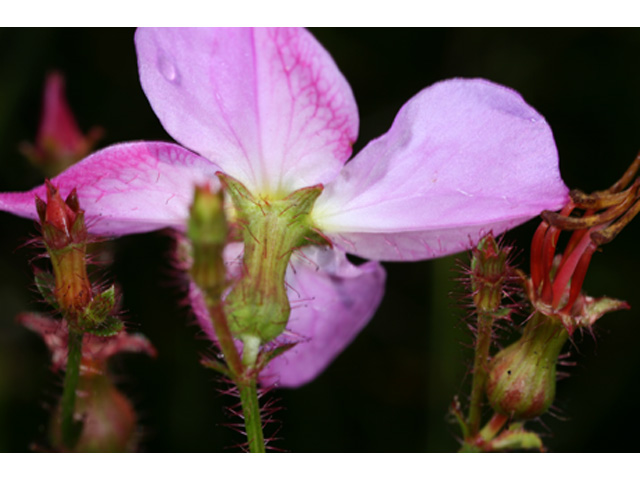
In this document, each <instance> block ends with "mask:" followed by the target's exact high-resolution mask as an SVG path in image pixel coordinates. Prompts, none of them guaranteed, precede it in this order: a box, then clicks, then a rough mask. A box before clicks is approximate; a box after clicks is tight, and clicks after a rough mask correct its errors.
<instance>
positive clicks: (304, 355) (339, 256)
mask: <svg viewBox="0 0 640 480" xmlns="http://www.w3.org/2000/svg"><path fill="white" fill-rule="evenodd" d="M224 256H225V264H226V266H227V272H228V274H229V276H230V277H232V278H234V277H235V278H237V277H238V276H239V275H240V274H241V268H242V244H240V243H233V244H231V245H229V246H228V247H227V248H226V249H225V252H224ZM385 278H386V274H385V271H384V268H382V266H381V265H380V264H379V263H377V262H368V263H365V264H362V265H359V266H355V265H353V264H351V263H350V262H349V260H347V257H346V255H345V254H344V253H342V252H340V251H339V250H335V249H333V250H330V249H327V248H319V247H307V248H304V249H303V250H302V251H301V252H299V253H297V254H295V255H294V257H293V258H292V261H291V264H290V265H289V268H288V270H287V275H286V284H287V292H288V296H289V301H290V302H291V316H290V318H289V322H288V323H287V329H286V331H285V332H284V333H283V334H282V335H280V336H279V337H278V338H277V339H276V340H274V341H273V345H274V346H278V345H283V344H287V343H295V344H296V345H295V346H294V347H293V348H292V349H290V350H288V351H286V352H285V353H283V354H281V355H280V356H278V357H276V358H275V359H273V360H272V361H271V362H270V363H269V364H268V365H267V367H266V368H265V369H264V370H263V371H262V372H261V374H260V381H261V383H262V384H263V385H277V386H278V387H289V388H294V387H299V386H301V385H304V384H305V383H308V382H310V381H311V380H313V379H314V378H315V377H317V376H318V375H319V374H320V373H322V372H323V371H324V370H325V368H327V366H328V365H329V364H330V363H331V362H332V361H333V359H334V358H335V357H337V356H338V355H339V354H340V352H342V350H344V349H345V348H346V346H347V345H349V344H350V343H351V341H352V340H353V339H354V338H355V337H356V335H357V334H358V333H359V332H360V331H361V330H362V329H363V328H364V327H365V326H366V325H367V323H369V320H371V318H372V317H373V314H374V313H375V311H376V309H377V308H378V305H379V304H380V301H381V300H382V297H383V295H384V282H385ZM189 301H190V303H191V305H192V307H193V312H194V314H195V316H196V320H197V322H198V324H199V325H200V328H202V330H203V332H204V333H205V334H206V335H207V336H208V337H209V338H210V339H212V340H213V341H216V335H215V332H214V330H213V325H212V323H211V319H210V317H209V313H208V311H207V308H206V306H205V304H204V300H203V298H202V294H201V293H200V291H199V290H198V288H197V287H196V286H195V285H194V284H193V283H192V284H191V287H190V292H189ZM237 346H238V348H239V349H240V350H241V349H242V342H240V341H237Z"/></svg>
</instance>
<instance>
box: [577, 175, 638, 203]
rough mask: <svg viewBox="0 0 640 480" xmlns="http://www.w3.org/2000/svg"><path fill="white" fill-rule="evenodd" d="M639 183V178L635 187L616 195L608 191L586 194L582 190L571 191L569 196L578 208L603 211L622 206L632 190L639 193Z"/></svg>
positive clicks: (634, 184)
mask: <svg viewBox="0 0 640 480" xmlns="http://www.w3.org/2000/svg"><path fill="white" fill-rule="evenodd" d="M639 183H640V178H637V179H636V181H635V182H634V183H633V185H632V186H631V187H629V188H628V189H627V190H625V191H620V192H615V193H612V192H608V191H606V190H605V191H602V192H593V193H584V192H583V191H582V190H571V192H569V196H570V197H571V200H572V201H573V203H574V204H575V205H576V207H578V208H585V209H590V210H602V209H603V208H609V207H613V206H614V205H618V204H620V202H622V201H624V199H625V198H626V197H627V196H628V195H629V191H630V190H632V191H633V190H636V191H637V189H638V184H639Z"/></svg>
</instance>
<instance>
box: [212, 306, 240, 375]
mask: <svg viewBox="0 0 640 480" xmlns="http://www.w3.org/2000/svg"><path fill="white" fill-rule="evenodd" d="M212 303H213V305H210V307H209V315H210V316H211V320H212V322H213V329H214V330H215V332H216V336H217V337H218V344H219V345H220V350H221V351H222V354H223V355H224V359H225V362H226V363H227V366H228V367H229V369H230V370H231V373H232V374H233V377H234V378H232V380H233V381H234V382H237V380H238V377H240V376H241V375H242V373H243V372H244V366H243V365H242V360H241V359H240V354H239V353H238V350H237V349H236V345H235V343H234V342H233V336H232V335H231V331H230V330H229V325H228V323H227V317H226V315H225V314H224V309H223V308H222V303H221V302H220V301H218V300H215V301H213V302H212Z"/></svg>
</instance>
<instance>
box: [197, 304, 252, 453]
mask: <svg viewBox="0 0 640 480" xmlns="http://www.w3.org/2000/svg"><path fill="white" fill-rule="evenodd" d="M209 312H210V315H211V319H212V320H213V328H214V329H215V331H216V336H217V337H218V343H219V345H220V350H222V354H223V355H224V357H225V360H226V363H227V366H228V367H229V370H231V373H232V375H233V377H232V380H233V381H234V382H235V384H236V385H237V386H238V390H239V391H240V402H241V404H242V415H243V416H244V424H245V429H246V431H247V441H248V443H249V451H250V452H251V453H264V452H265V445H264V434H263V433H262V418H261V417H260V402H259V400H258V387H257V383H256V379H255V375H254V372H253V367H255V364H256V359H257V356H258V350H259V347H260V340H259V339H258V338H255V337H248V338H246V339H244V355H243V358H242V359H241V358H240V354H239V353H238V350H237V349H236V345H235V343H234V341H233V336H232V335H231V331H230V330H229V325H228V323H227V318H226V315H225V314H224V309H223V308H222V304H221V303H220V302H218V301H216V302H214V304H213V306H211V307H210V309H209ZM256 341H257V343H256Z"/></svg>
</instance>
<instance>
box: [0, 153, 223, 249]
mask: <svg viewBox="0 0 640 480" xmlns="http://www.w3.org/2000/svg"><path fill="white" fill-rule="evenodd" d="M219 170H220V169H219V168H218V167H217V166H216V165H215V164H213V163H211V162H210V161H208V160H206V159H204V158H202V157H199V156H198V155H196V154H194V153H191V152H189V151H188V150H186V149H184V148H182V147H180V146H178V145H173V144H170V143H161V142H137V143H122V144H119V145H114V146H111V147H108V148H105V149H104V150H100V151H99V152H96V153H94V154H93V155H91V156H89V157H87V158H86V159H84V160H83V161H82V162H80V163H77V164H75V165H73V166H72V167H70V168H69V169H67V170H65V171H64V172H63V173H61V174H60V175H58V176H57V177H55V178H54V179H53V180H52V183H53V184H54V185H55V186H56V187H58V188H59V190H60V194H61V195H62V196H63V197H66V196H67V195H68V194H69V193H70V192H71V190H72V189H73V188H76V189H77V192H78V198H79V200H80V207H81V208H82V209H84V210H85V218H86V219H87V227H88V229H89V231H90V232H91V233H93V234H96V235H107V236H111V235H115V236H117V235H126V234H129V233H140V232H148V231H151V230H157V229H160V228H164V227H174V228H178V229H184V228H185V226H186V220H187V218H188V210H189V206H190V205H191V202H192V201H193V191H194V185H196V184H199V185H202V184H206V183H211V184H212V185H216V186H217V185H218V183H217V182H218V180H217V178H216V177H215V172H217V171H219ZM36 195H38V196H39V197H40V198H43V199H44V198H46V192H45V187H44V185H41V186H39V187H36V188H34V189H33V190H30V191H28V192H20V193H0V210H4V211H7V212H11V213H13V214H15V215H19V216H22V217H27V218H32V219H36V218H37V214H36V208H35V196H36Z"/></svg>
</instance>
